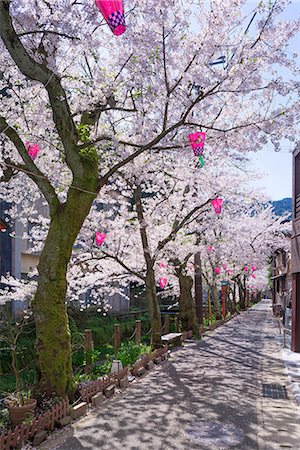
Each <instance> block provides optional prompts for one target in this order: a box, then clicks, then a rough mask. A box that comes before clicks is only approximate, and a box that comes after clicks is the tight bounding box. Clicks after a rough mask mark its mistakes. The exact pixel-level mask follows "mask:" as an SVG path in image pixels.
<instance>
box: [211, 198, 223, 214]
mask: <svg viewBox="0 0 300 450" xmlns="http://www.w3.org/2000/svg"><path fill="white" fill-rule="evenodd" d="M211 204H212V207H213V208H214V210H215V213H216V214H221V212H222V205H223V200H222V199H221V198H214V199H213V200H212V201H211Z"/></svg>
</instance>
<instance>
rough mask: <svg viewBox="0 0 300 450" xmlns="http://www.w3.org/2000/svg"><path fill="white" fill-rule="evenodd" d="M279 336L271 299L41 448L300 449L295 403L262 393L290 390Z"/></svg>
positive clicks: (178, 354)
mask: <svg viewBox="0 0 300 450" xmlns="http://www.w3.org/2000/svg"><path fill="white" fill-rule="evenodd" d="M276 332H277V325H276V321H275V319H273V318H272V317H271V310H270V302H269V301H263V302H261V303H260V304H259V305H256V307H254V308H252V309H250V310H248V311H246V312H244V313H242V314H240V315H239V316H237V317H235V318H234V319H233V320H231V321H230V322H228V323H227V324H226V325H224V326H222V327H220V328H219V329H217V330H215V331H214V332H212V333H211V334H210V335H209V336H207V337H205V338H204V339H203V340H202V341H194V342H190V343H188V344H185V345H184V346H183V347H182V348H180V349H177V350H175V351H174V352H172V356H171V358H170V359H169V360H168V361H166V362H164V363H163V364H161V365H160V366H159V367H156V368H155V369H153V370H152V371H151V372H150V373H149V374H147V375H146V376H145V377H144V378H143V379H140V380H138V381H137V382H136V383H131V385H130V387H129V388H128V389H127V390H126V392H124V393H121V394H119V395H117V396H116V397H115V398H114V399H113V400H110V401H108V402H107V403H106V404H104V405H103V407H102V408H100V409H99V410H97V411H95V412H93V413H91V414H89V415H88V416H87V417H86V418H84V419H82V420H81V421H79V422H78V423H76V425H73V426H72V427H68V428H67V429H64V430H62V431H61V432H59V433H57V434H54V436H53V437H51V438H50V439H49V440H48V441H47V442H46V443H45V444H44V445H42V446H41V448H42V449H59V450H77V449H102V450H121V449H122V450H123V449H124V450H144V449H145V450H172V449H176V450H177V449H178V450H198V449H206V450H221V449H227V448H228V449H230V448H235V449H238V450H256V449H277V448H292V449H294V450H297V449H300V434H297V433H299V428H300V421H299V418H298V417H297V407H296V405H295V404H294V402H293V401H292V400H291V399H290V400H272V399H268V398H263V396H262V383H273V384H281V385H287V378H286V376H285V375H284V374H283V366H282V361H281V357H280V352H279V349H278V346H277V343H276V341H275V339H274V337H275V334H276ZM297 421H298V426H297Z"/></svg>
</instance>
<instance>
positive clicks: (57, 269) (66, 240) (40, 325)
mask: <svg viewBox="0 0 300 450" xmlns="http://www.w3.org/2000/svg"><path fill="white" fill-rule="evenodd" d="M92 201H93V197H92V196H91V195H87V194H83V193H79V194H78V193H77V192H76V191H73V192H70V193H69V196H68V201H67V202H66V203H65V204H63V205H60V207H59V208H58V210H57V212H56V213H55V214H54V215H53V216H52V218H51V225H50V229H49V232H48V236H47V239H46V242H45V246H44V249H43V251H42V253H41V256H40V261H39V265H38V272H39V283H38V289H37V292H36V295H35V298H34V303H33V311H34V319H35V325H36V367H37V379H36V387H35V392H36V393H37V394H39V393H43V394H46V395H47V396H63V395H65V394H67V395H69V396H70V397H72V395H73V394H74V388H75V384H74V381H73V374H72V361H71V337H70V330H69V321H68V316H67V310H66V292H67V280H66V274H67V267H68V263H69V260H70V257H71V253H72V248H73V244H74V241H75V239H76V237H77V235H78V233H79V231H80V229H81V226H82V224H83V221H84V220H85V218H86V216H87V214H88V212H89V210H90V207H91V204H92Z"/></svg>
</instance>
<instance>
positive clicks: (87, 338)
mask: <svg viewBox="0 0 300 450" xmlns="http://www.w3.org/2000/svg"><path fill="white" fill-rule="evenodd" d="M93 348H94V345H93V336H92V330H84V351H85V359H86V363H85V368H84V371H85V373H90V371H91V367H92V350H93Z"/></svg>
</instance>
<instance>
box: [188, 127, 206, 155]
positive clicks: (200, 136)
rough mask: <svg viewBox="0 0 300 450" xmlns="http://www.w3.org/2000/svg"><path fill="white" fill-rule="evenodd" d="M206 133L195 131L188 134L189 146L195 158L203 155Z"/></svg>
mask: <svg viewBox="0 0 300 450" xmlns="http://www.w3.org/2000/svg"><path fill="white" fill-rule="evenodd" d="M205 136H206V133H204V132H202V131H197V132H196V133H191V134H189V141H190V145H191V147H192V149H193V152H194V155H195V156H200V155H202V153H203V149H204V143H205Z"/></svg>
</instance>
